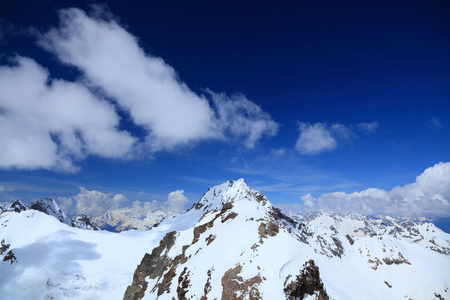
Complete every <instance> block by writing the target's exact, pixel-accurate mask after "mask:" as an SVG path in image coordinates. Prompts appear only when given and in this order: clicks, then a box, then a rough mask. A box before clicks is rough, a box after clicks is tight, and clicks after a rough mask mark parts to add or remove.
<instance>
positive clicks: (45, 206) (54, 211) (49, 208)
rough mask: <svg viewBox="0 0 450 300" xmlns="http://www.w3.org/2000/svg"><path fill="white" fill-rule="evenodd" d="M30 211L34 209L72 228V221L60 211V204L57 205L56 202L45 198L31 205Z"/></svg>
mask: <svg viewBox="0 0 450 300" xmlns="http://www.w3.org/2000/svg"><path fill="white" fill-rule="evenodd" d="M30 209H34V210H37V211H40V212H43V213H44V214H47V215H49V216H53V217H55V218H56V219H58V220H59V221H60V222H61V223H64V224H67V225H69V226H72V220H70V218H69V217H68V216H67V215H66V214H65V213H64V212H63V211H62V210H61V209H59V206H58V204H56V202H55V200H53V199H49V198H43V199H39V200H35V201H33V202H32V203H31V205H30Z"/></svg>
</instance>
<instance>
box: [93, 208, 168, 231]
mask: <svg viewBox="0 0 450 300" xmlns="http://www.w3.org/2000/svg"><path fill="white" fill-rule="evenodd" d="M176 215H177V214H176V213H173V212H164V211H161V210H152V211H147V212H145V214H143V213H142V212H136V211H134V210H133V208H119V209H113V210H109V211H107V212H106V213H104V214H103V215H101V216H98V217H92V218H91V219H92V222H94V223H95V224H96V225H97V226H98V227H99V228H100V229H104V230H108V231H113V232H121V231H126V230H130V229H141V230H148V229H150V228H152V227H153V226H155V225H157V224H159V223H160V222H161V221H162V220H163V219H165V218H172V217H175V216H176Z"/></svg>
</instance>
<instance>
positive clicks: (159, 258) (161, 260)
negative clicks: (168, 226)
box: [123, 231, 177, 300]
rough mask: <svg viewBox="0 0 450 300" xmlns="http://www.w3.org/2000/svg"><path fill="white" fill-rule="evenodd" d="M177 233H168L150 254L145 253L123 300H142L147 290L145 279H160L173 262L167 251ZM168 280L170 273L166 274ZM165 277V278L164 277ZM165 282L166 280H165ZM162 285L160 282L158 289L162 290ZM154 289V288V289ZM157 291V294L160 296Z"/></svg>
mask: <svg viewBox="0 0 450 300" xmlns="http://www.w3.org/2000/svg"><path fill="white" fill-rule="evenodd" d="M176 236H177V233H176V232H175V231H172V232H169V233H168V234H166V235H165V236H164V238H163V239H162V240H161V242H160V243H159V246H158V247H156V248H154V249H153V251H152V253H151V254H148V253H146V254H145V255H144V258H143V259H142V261H141V263H140V264H139V265H138V267H137V268H136V271H135V272H134V275H133V282H132V283H131V285H130V286H128V288H127V290H126V291H125V295H124V297H123V299H125V300H136V299H142V297H144V293H145V291H146V290H147V288H148V282H147V281H146V278H147V277H148V278H150V279H155V278H161V277H162V276H163V274H164V272H165V271H166V270H167V269H168V267H169V266H170V264H171V263H172V262H173V260H172V259H170V258H169V257H168V256H167V251H169V250H170V249H171V248H172V246H173V245H174V243H175V239H176ZM168 274H169V278H171V277H174V276H172V274H174V273H173V271H172V273H170V272H169V273H168ZM166 277H167V276H166ZM166 281H167V280H166ZM163 285H164V283H163V282H162V283H161V284H160V285H159V286H158V287H159V289H162V290H164V287H163ZM154 288H156V286H155V287H154ZM159 289H158V294H160V292H159Z"/></svg>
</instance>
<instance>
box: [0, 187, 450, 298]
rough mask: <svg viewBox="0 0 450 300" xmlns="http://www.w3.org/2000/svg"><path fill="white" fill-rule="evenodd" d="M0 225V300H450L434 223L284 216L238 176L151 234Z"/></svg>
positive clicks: (15, 219) (53, 223) (38, 220)
mask: <svg viewBox="0 0 450 300" xmlns="http://www.w3.org/2000/svg"><path fill="white" fill-rule="evenodd" d="M0 228H1V230H0V242H1V246H0V258H1V260H2V263H1V265H0V295H2V299H33V298H38V299H41V298H44V299H122V298H124V299H161V300H162V299H203V300H204V299H403V298H406V299H449V298H450V291H449V288H450V277H449V276H448V275H449V271H448V270H450V242H449V241H450V235H449V234H446V233H444V232H442V231H441V230H440V229H438V228H436V227H435V226H434V225H433V224H431V223H429V222H423V221H421V220H414V219H411V220H407V219H395V218H389V217H384V218H372V217H367V216H361V215H357V214H349V215H337V214H326V213H319V214H307V215H303V216H287V215H285V214H284V213H283V212H281V211H280V210H278V209H276V208H274V207H273V206H272V205H271V204H270V202H269V201H268V199H267V198H266V197H265V196H264V195H263V194H261V193H260V192H258V191H255V190H253V189H251V188H249V187H248V186H247V185H246V184H245V182H244V181H243V180H242V179H240V180H237V181H229V182H225V183H223V184H221V185H218V186H215V187H213V188H211V189H209V190H208V191H207V192H206V193H205V194H204V195H203V196H202V198H201V199H200V200H199V202H197V203H195V204H194V205H193V207H192V208H191V209H190V210H189V211H187V212H186V213H185V214H181V215H178V216H176V217H174V218H166V219H164V220H163V221H162V222H161V223H160V224H159V226H157V227H153V228H152V229H151V230H146V231H143V230H132V231H126V232H120V233H112V232H107V231H92V230H80V229H78V228H73V227H70V226H68V225H66V224H63V223H61V222H59V221H58V220H57V219H56V218H54V217H51V216H49V215H47V214H44V213H41V212H39V211H36V210H25V211H21V212H12V211H4V212H2V213H1V214H0ZM23 232H26V233H27V234H23ZM136 266H137V267H136Z"/></svg>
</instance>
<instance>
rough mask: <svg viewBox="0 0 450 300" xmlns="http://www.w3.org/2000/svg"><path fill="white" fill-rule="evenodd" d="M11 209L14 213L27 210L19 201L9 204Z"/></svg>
mask: <svg viewBox="0 0 450 300" xmlns="http://www.w3.org/2000/svg"><path fill="white" fill-rule="evenodd" d="M11 209H12V210H13V211H14V212H16V213H20V212H22V211H25V210H27V209H28V207H27V206H26V205H25V204H23V203H22V202H20V200H16V201H14V202H13V204H11Z"/></svg>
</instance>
